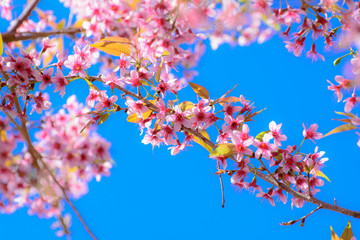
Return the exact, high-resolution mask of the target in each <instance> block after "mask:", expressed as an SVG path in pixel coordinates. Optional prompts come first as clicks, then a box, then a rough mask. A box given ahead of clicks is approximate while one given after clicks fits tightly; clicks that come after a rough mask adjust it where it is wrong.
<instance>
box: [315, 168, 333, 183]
mask: <svg viewBox="0 0 360 240" xmlns="http://www.w3.org/2000/svg"><path fill="white" fill-rule="evenodd" d="M316 176H318V177H323V178H325V179H326V180H328V181H329V182H331V181H330V179H329V178H328V177H327V176H326V175H325V174H324V173H323V172H322V171H320V170H318V171H316Z"/></svg>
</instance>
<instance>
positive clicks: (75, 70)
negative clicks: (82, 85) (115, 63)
mask: <svg viewBox="0 0 360 240" xmlns="http://www.w3.org/2000/svg"><path fill="white" fill-rule="evenodd" d="M64 66H65V67H67V68H70V69H71V72H70V73H69V75H77V74H79V75H80V77H82V78H86V72H85V69H87V68H89V67H90V66H91V64H90V63H89V62H87V61H86V60H85V59H84V58H82V57H81V56H80V55H77V54H76V55H70V56H69V57H68V60H66V61H65V62H64Z"/></svg>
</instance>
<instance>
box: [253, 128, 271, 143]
mask: <svg viewBox="0 0 360 240" xmlns="http://www.w3.org/2000/svg"><path fill="white" fill-rule="evenodd" d="M268 132H270V131H269V130H268V131H263V132H261V133H259V134H258V135H257V136H256V137H255V139H257V140H259V141H260V142H262V141H263V137H264V135H265V134H267V133H268Z"/></svg>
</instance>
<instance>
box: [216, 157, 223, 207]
mask: <svg viewBox="0 0 360 240" xmlns="http://www.w3.org/2000/svg"><path fill="white" fill-rule="evenodd" d="M217 166H218V170H220V162H219V160H217ZM219 179H220V186H221V197H222V203H221V207H222V208H224V207H225V195H224V184H223V180H222V177H221V174H219Z"/></svg>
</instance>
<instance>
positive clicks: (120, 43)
mask: <svg viewBox="0 0 360 240" xmlns="http://www.w3.org/2000/svg"><path fill="white" fill-rule="evenodd" d="M90 46H92V47H94V48H97V49H99V50H100V51H103V52H106V53H108V54H110V55H113V56H120V55H121V53H124V54H125V55H130V52H131V46H132V45H131V42H130V40H129V39H127V38H123V37H108V38H104V39H101V40H99V41H98V42H96V43H94V44H91V45H90Z"/></svg>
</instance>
